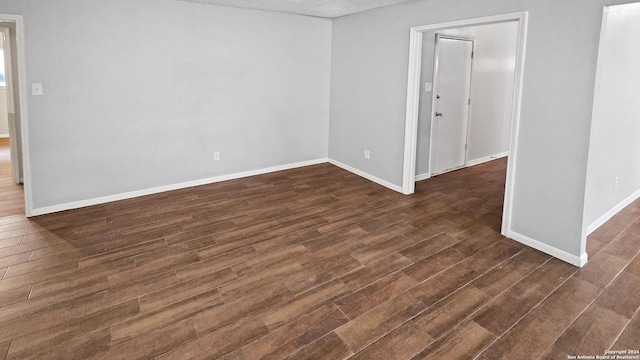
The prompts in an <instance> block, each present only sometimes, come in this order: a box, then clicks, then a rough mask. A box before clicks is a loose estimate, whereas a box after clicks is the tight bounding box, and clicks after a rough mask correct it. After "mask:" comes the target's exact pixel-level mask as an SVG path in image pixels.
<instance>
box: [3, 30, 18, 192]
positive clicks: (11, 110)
mask: <svg viewBox="0 0 640 360" xmlns="http://www.w3.org/2000/svg"><path fill="white" fill-rule="evenodd" d="M0 32H2V35H3V38H4V42H3V49H4V67H5V68H4V69H3V70H5V83H6V90H7V96H6V101H7V113H8V114H13V115H14V118H13V119H12V118H11V116H7V121H8V122H9V139H15V138H16V137H17V129H16V123H15V113H16V110H15V104H16V102H15V93H14V91H15V89H14V88H13V87H14V86H13V49H12V47H11V29H10V28H8V27H4V26H0ZM7 69H8V71H7ZM9 146H10V152H11V176H12V178H13V182H15V183H16V184H20V183H22V179H21V178H20V170H21V168H22V164H21V163H20V162H19V160H20V155H19V152H20V149H18V146H17V144H16V142H15V141H10V145H9Z"/></svg>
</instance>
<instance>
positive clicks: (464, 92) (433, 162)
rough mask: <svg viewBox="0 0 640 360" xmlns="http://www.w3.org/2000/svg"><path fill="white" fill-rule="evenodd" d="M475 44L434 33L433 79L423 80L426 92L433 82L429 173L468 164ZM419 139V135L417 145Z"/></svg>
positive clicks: (446, 170)
mask: <svg viewBox="0 0 640 360" xmlns="http://www.w3.org/2000/svg"><path fill="white" fill-rule="evenodd" d="M474 46H475V40H474V39H471V38H462V37H453V36H447V35H442V34H440V33H436V34H435V46H434V49H435V55H434V61H433V63H434V66H433V68H434V71H433V80H431V81H432V83H429V82H425V92H427V93H428V91H426V90H428V88H429V85H428V84H433V85H432V91H431V93H432V94H433V95H432V99H431V109H432V111H433V114H430V116H428V117H429V119H430V120H431V121H430V126H429V127H430V130H431V131H430V136H429V139H428V140H429V141H428V143H429V161H428V165H429V168H428V173H427V174H428V175H429V176H434V175H439V174H443V173H446V172H449V171H453V170H457V169H460V168H463V167H465V166H466V165H467V160H468V153H469V115H470V107H471V80H472V73H473V55H474ZM423 55H426V54H423ZM425 57H426V56H423V58H425ZM423 114H424V111H423ZM431 115H432V116H431ZM421 123H422V122H421ZM420 125H422V124H420ZM420 125H419V126H418V128H420ZM420 140H421V139H420V138H418V145H420V143H421V141H420ZM424 140H427V139H424ZM423 142H424V141H423ZM418 168H419V166H418ZM418 170H419V169H418ZM417 175H419V174H417Z"/></svg>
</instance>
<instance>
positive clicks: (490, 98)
mask: <svg viewBox="0 0 640 360" xmlns="http://www.w3.org/2000/svg"><path fill="white" fill-rule="evenodd" d="M439 33H440V34H442V35H451V36H458V37H463V38H467V39H474V40H475V56H474V68H473V79H472V82H471V83H472V88H471V96H472V98H473V101H472V106H471V113H470V116H469V159H468V160H469V162H471V161H474V160H477V159H481V158H485V157H488V156H492V155H497V154H500V153H504V152H506V151H508V150H509V140H510V134H511V110H512V104H513V101H512V99H513V85H514V78H515V66H516V54H517V45H518V23H517V22H509V23H501V24H492V25H484V26H471V27H466V28H461V29H452V30H446V31H439ZM434 48H435V32H429V33H425V34H424V35H423V42H422V73H421V84H422V90H421V94H420V119H419V123H418V152H417V164H416V175H422V174H427V173H428V172H429V142H430V140H431V139H430V133H431V105H432V104H431V101H432V98H431V96H432V92H426V91H424V83H425V82H429V83H433V61H434Z"/></svg>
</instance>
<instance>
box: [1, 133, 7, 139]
mask: <svg viewBox="0 0 640 360" xmlns="http://www.w3.org/2000/svg"><path fill="white" fill-rule="evenodd" d="M7 138H9V134H0V139H7Z"/></svg>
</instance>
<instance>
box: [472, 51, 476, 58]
mask: <svg viewBox="0 0 640 360" xmlns="http://www.w3.org/2000/svg"><path fill="white" fill-rule="evenodd" d="M474 54H475V51H472V52H471V58H472V59H473V55H474Z"/></svg>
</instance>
